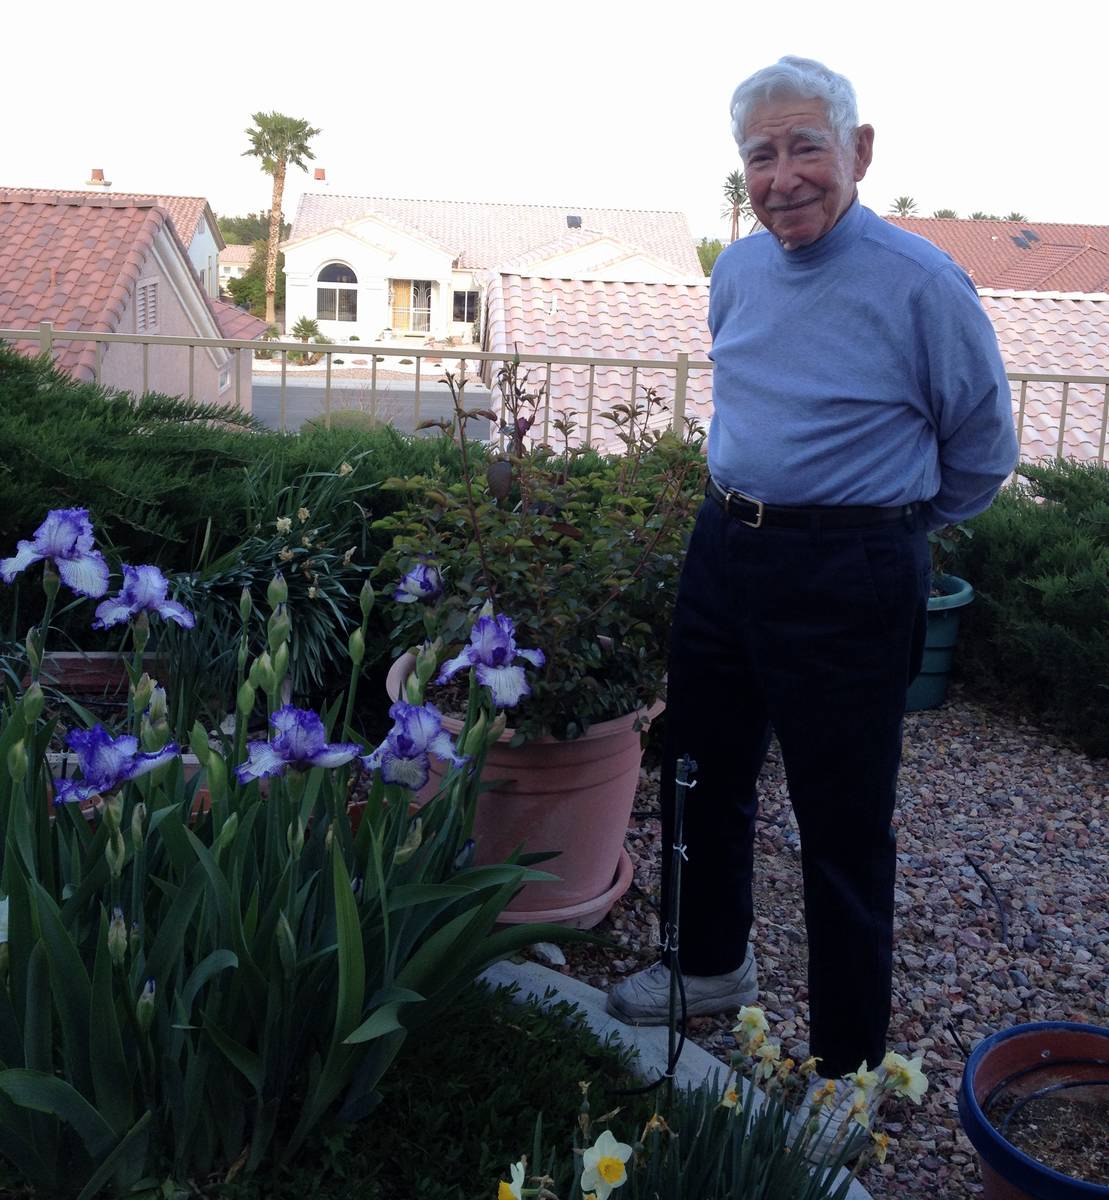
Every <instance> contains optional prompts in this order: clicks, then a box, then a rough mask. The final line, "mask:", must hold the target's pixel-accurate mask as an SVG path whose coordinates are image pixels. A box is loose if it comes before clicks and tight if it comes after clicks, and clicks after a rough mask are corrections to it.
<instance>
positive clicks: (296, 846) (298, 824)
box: [285, 816, 304, 858]
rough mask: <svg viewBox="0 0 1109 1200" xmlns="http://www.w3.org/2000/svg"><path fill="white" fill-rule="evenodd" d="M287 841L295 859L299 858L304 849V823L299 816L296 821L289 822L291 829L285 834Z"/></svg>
mask: <svg viewBox="0 0 1109 1200" xmlns="http://www.w3.org/2000/svg"><path fill="white" fill-rule="evenodd" d="M285 840H286V841H287V842H288V845H289V853H290V854H291V855H292V856H293V857H294V858H299V857H300V852H301V851H302V850H303V849H304V822H303V821H302V820H301V819H300V817H299V816H298V817H297V818H296V820H295V821H290V822H289V828H288V830H287V831H286V833H285Z"/></svg>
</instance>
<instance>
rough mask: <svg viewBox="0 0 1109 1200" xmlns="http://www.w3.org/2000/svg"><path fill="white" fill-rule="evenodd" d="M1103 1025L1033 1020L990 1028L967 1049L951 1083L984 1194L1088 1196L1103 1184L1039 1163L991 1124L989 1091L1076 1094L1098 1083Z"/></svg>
mask: <svg viewBox="0 0 1109 1200" xmlns="http://www.w3.org/2000/svg"><path fill="white" fill-rule="evenodd" d="M1107 1064H1109V1029H1104V1028H1101V1027H1100V1026H1097V1025H1084V1024H1080V1023H1078V1022H1073V1021H1038V1022H1034V1023H1031V1024H1027V1025H1015V1026H1013V1028H1011V1029H1005V1030H1002V1031H1001V1032H1000V1033H995V1034H992V1035H991V1036H990V1037H988V1038H986V1039H985V1040H984V1041H982V1042H980V1043H979V1045H978V1046H976V1047H975V1049H974V1052H973V1053H972V1054H971V1056H970V1058H969V1059H968V1060H967V1065H966V1067H965V1069H964V1071H963V1081H962V1086H961V1087H960V1088H959V1119H960V1121H961V1122H962V1125H963V1128H964V1129H965V1130H966V1134H967V1137H968V1138H970V1141H971V1143H972V1144H973V1146H974V1148H975V1150H977V1151H978V1155H979V1158H980V1160H981V1166H982V1184H983V1195H984V1196H985V1197H986V1200H1029V1198H1032V1200H1082V1198H1087V1200H1093V1198H1094V1197H1102V1198H1106V1197H1109V1187H1104V1186H1102V1185H1100V1184H1096V1183H1088V1182H1086V1181H1084V1180H1080V1179H1075V1178H1074V1177H1072V1176H1070V1175H1064V1174H1062V1173H1061V1172H1059V1171H1056V1170H1053V1169H1052V1168H1051V1167H1048V1166H1045V1165H1044V1164H1043V1163H1042V1162H1038V1161H1037V1160H1036V1159H1035V1158H1032V1157H1031V1156H1030V1155H1028V1154H1026V1153H1024V1151H1022V1150H1020V1149H1018V1147H1016V1146H1014V1145H1013V1144H1012V1143H1011V1142H1010V1141H1008V1140H1007V1139H1006V1138H1005V1137H1004V1136H1003V1135H1002V1133H1001V1132H1000V1131H999V1130H998V1129H997V1128H995V1126H994V1125H993V1124H992V1122H991V1119H990V1116H991V1105H992V1104H993V1100H994V1097H995V1096H999V1095H1001V1093H1002V1091H1003V1090H1004V1091H1005V1092H1006V1094H1008V1095H1011V1096H1013V1097H1018V1098H1021V1099H1024V1098H1034V1097H1037V1096H1039V1095H1042V1094H1044V1093H1045V1092H1053V1091H1058V1093H1059V1094H1070V1095H1076V1094H1077V1092H1076V1091H1074V1090H1072V1089H1075V1088H1076V1087H1078V1088H1086V1089H1087V1090H1089V1089H1093V1088H1100V1089H1104V1088H1105V1087H1106V1078H1107V1076H1109V1065H1107Z"/></svg>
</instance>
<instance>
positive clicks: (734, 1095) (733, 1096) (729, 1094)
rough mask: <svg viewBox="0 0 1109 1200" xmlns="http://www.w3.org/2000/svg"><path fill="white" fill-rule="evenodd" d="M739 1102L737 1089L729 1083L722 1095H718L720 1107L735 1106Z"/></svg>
mask: <svg viewBox="0 0 1109 1200" xmlns="http://www.w3.org/2000/svg"><path fill="white" fill-rule="evenodd" d="M738 1103H739V1091H738V1088H737V1087H736V1085H734V1084H733V1085H731V1086H729V1087H727V1088H726V1089H725V1090H724V1095H723V1096H721V1097H720V1104H721V1107H722V1108H735V1106H736V1105H737V1104H738Z"/></svg>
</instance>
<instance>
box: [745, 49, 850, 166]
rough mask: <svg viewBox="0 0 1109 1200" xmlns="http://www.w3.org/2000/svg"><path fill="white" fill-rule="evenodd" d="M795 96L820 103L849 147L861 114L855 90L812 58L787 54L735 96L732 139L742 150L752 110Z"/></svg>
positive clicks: (841, 140) (762, 71)
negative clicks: (745, 130) (746, 126)
mask: <svg viewBox="0 0 1109 1200" xmlns="http://www.w3.org/2000/svg"><path fill="white" fill-rule="evenodd" d="M783 96H796V97H797V98H798V99H804V100H820V101H821V102H822V103H823V104H824V107H825V108H826V109H827V112H828V123H829V124H830V125H831V126H832V129H833V130H835V133H836V137H837V138H838V139H839V141H840V145H842V146H844V147H849V146H850V145H851V139H852V136H853V135H854V133H855V130H856V129H858V127H859V110H858V107H857V105H856V103H855V89H854V88H853V87H852V86H851V81H850V80H849V79H847V78H845V77H844V76H843V75H837V74H836V73H835V71H830V70H829V69H828V68H827V67H826V66H825V65H824V64H823V63H819V62H817V61H816V59H813V58H796V57H795V56H793V55H792V54H787V55H786V56H785V57H784V58H780V59H778V61H777V62H776V63H774V64H773V66H769V67H763V68H762V70H761V71H756V72H755V73H754V75H752V76H750V78H748V79H745V80H744V81H743V82H742V83H741V84H740V85H739V87H737V88H736V90H735V91H734V92H733V93H732V103H731V113H732V136H733V137H734V138H735V140H736V145H738V146H742V145H743V141H744V136H743V135H744V126H745V125H746V123H747V118H748V117H749V116H750V113H751V110H752V109H753V108H755V107H756V106H757V105H759V104H764V103H765V102H766V101H767V100H775V99H779V98H781V97H783Z"/></svg>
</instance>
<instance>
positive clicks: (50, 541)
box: [0, 508, 108, 600]
mask: <svg viewBox="0 0 1109 1200" xmlns="http://www.w3.org/2000/svg"><path fill="white" fill-rule="evenodd" d="M47 558H49V559H52V560H53V562H54V565H55V566H56V567H57V569H58V575H59V577H60V578H61V581H62V583H64V584H65V585H66V587H67V588H70V589H71V590H72V591H74V592H77V594H78V595H80V596H88V597H90V598H91V599H93V600H97V599H99V598H100V597H101V596H103V595H104V593H105V592H106V591H107V590H108V564H107V563H106V562H105V561H104V555H103V554H101V553H100V551H99V550H97V549H95V548H94V546H93V544H92V522H91V521H90V520H89V510H88V509H87V508H54V509H51V510H50V512H48V513H47V514H46V520H45V521H43V523H42V524H41V525H40V526H39V527H38V529H36V530H35V536H34V537H33V538H32V539H31V541H29V542H28V541H22V542H18V543H17V544H16V551H15V554H14V555H12V557H11V558H5V559H3V560H2V561H0V579H3V581H4V582H5V583H11V582H12V580H13V579H14V578H15V577H16V576H17V575H18V574H19V572H20V571H22V570H25V569H26V568H27V567H29V566H30V565H31V564H32V563H37V562H42V561H43V560H44V559H47Z"/></svg>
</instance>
